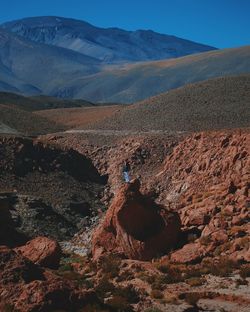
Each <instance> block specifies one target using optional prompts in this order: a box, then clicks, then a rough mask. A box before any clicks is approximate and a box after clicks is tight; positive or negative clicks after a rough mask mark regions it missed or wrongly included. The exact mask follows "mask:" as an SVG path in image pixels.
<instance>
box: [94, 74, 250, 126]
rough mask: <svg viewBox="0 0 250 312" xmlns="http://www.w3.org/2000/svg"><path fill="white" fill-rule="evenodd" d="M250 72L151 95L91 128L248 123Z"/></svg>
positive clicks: (249, 116) (249, 115)
mask: <svg viewBox="0 0 250 312" xmlns="http://www.w3.org/2000/svg"><path fill="white" fill-rule="evenodd" d="M249 99H250V75H240V76H234V77H225V78H216V79H211V80H207V81H204V82H200V83H195V84H190V85H187V86H185V87H181V88H179V89H176V90H172V91H169V92H167V93H163V94H160V95H158V96H155V97H151V98H149V99H147V100H145V101H142V102H140V103H136V104H134V105H131V106H129V107H127V108H126V109H124V110H122V111H120V112H118V113H116V114H115V115H113V116H112V117H110V118H107V119H106V120H104V121H103V122H100V123H97V124H95V125H92V127H91V128H93V129H110V130H124V129H126V130H127V129H129V130H144V131H150V130H167V131H168V130H169V131H198V130H208V129H221V128H238V127H249V126H250V106H249Z"/></svg>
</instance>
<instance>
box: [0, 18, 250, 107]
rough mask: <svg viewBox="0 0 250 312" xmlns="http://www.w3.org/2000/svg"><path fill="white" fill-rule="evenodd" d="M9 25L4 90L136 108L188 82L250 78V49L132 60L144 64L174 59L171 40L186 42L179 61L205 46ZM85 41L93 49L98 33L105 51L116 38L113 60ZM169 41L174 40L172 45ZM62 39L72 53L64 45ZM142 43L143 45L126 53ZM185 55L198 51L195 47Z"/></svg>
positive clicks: (81, 26)
mask: <svg viewBox="0 0 250 312" xmlns="http://www.w3.org/2000/svg"><path fill="white" fill-rule="evenodd" d="M60 25H61V26H60ZM4 27H5V28H1V27H0V91H7V92H14V93H20V94H24V95H46V96H53V97H59V98H64V99H84V100H87V101H90V102H94V103H96V102H99V103H103V102H106V103H107V102H108V103H133V102H136V101H139V100H143V99H145V98H148V97H150V96H153V95H156V94H159V93H162V92H166V91H168V90H171V89H174V88H178V87H181V86H183V85H185V84H187V83H192V82H197V81H202V80H206V79H209V78H213V77H221V76H228V75H235V74H243V73H250V46H246V47H241V48H235V49H225V50H213V51H208V52H203V53H198V54H192V55H188V56H183V57H178V58H172V59H164V60H159V61H146V62H132V61H135V60H138V58H139V55H140V60H142V59H150V58H161V57H170V54H164V53H165V52H166V51H167V49H165V48H164V47H163V46H165V44H167V42H168V44H170V43H169V42H170V41H171V40H172V42H174V43H176V42H177V41H178V40H180V42H181V43H180V42H179V43H180V44H178V45H177V46H178V47H179V48H180V49H177V48H176V49H175V52H176V51H177V50H178V51H179V52H178V53H177V52H176V53H177V54H173V53H172V54H171V57H173V56H180V55H181V52H180V51H182V52H183V51H184V50H185V49H186V48H187V47H191V46H192V47H194V46H197V44H194V45H193V43H190V42H188V41H185V40H184V41H183V40H182V39H178V38H175V37H174V39H173V37H169V36H165V35H159V34H154V35H153V37H152V38H154V39H152V40H151V41H150V40H148V37H147V36H146V37H145V36H144V35H145V32H144V31H139V33H141V34H144V35H143V36H142V37H143V38H144V37H145V38H147V40H146V39H145V38H144V39H145V40H144V41H143V44H142V41H141V40H134V41H133V40H132V39H131V38H134V36H135V33H138V32H126V31H123V30H117V29H100V28H96V27H94V26H92V25H90V24H87V23H84V22H81V21H76V20H71V19H63V18H56V17H46V18H45V17H39V18H29V19H24V20H21V21H16V22H10V23H6V24H4ZM8 29H9V30H12V31H16V32H17V33H18V34H19V35H18V34H16V33H14V32H11V31H9V30H8ZM76 29H78V30H76ZM94 30H95V31H94ZM70 31H71V32H70ZM84 33H85V35H83V34H84ZM146 33H147V32H146ZM63 34H64V35H63ZM100 34H102V35H100ZM118 34H120V35H119V36H118ZM121 34H123V35H121ZM21 35H22V36H21ZM84 36H85V37H86V36H88V38H89V42H90V43H91V46H92V43H93V40H94V39H93V38H94V36H95V40H96V46H98V48H97V50H98V49H99V47H100V44H101V43H100V42H103V47H104V46H105V47H106V46H108V44H107V42H109V41H108V39H107V38H108V37H109V36H110V40H111V39H112V42H113V44H114V45H111V43H110V46H109V48H110V51H111V50H112V51H113V52H112V53H113V54H112V56H110V57H108V58H105V57H104V58H102V57H101V55H105V53H104V52H101V53H100V55H99V56H98V55H97V54H95V51H97V50H95V49H94V50H93V49H92V48H91V49H89V50H88V49H85V48H86V45H82V44H80V43H82V42H83V37H84ZM85 37H84V38H85ZM65 38H70V39H69V41H70V42H73V41H74V42H75V44H74V45H66V42H68V41H64V39H65ZM100 38H102V40H103V41H100V40H101V39H100ZM103 38H106V39H105V40H104V39H103ZM119 38H120V39H119ZM155 38H158V39H157V40H158V41H157V40H156V39H155ZM167 38H172V39H171V40H170V39H169V40H170V41H169V40H168V39H167ZM31 39H32V40H31ZM59 39H60V40H59ZM73 39H74V40H73ZM177 39H178V40H177ZM72 40H73V41H72ZM84 40H87V39H86V38H85V39H84ZM131 40H132V41H131ZM176 40H177V41H176ZM41 42H43V43H41ZM62 42H64V43H65V46H67V48H64V47H59V46H56V43H58V45H62ZM136 42H137V47H136V48H133V49H132V48H131V49H130V50H126V49H127V48H126V47H128V46H129V47H132V46H133V45H134V44H135V43H136ZM150 42H151V43H150ZM77 43H79V45H77ZM104 43H105V44H104ZM125 43H126V44H125ZM149 43H150V44H149ZM124 44H125V47H124ZM186 44H187V45H186ZM177 46H176V47H177ZM184 46H185V47H186V48H185V49H184V50H183V47H184ZM198 46H200V45H198ZM111 47H112V49H111ZM146 47H147V49H146ZM72 48H75V51H73V50H72ZM203 48H204V47H203ZM150 49H151V50H150ZM77 50H78V51H80V52H77ZM83 50H84V51H83ZM98 51H103V50H98ZM105 51H106V50H105ZM128 51H130V52H131V53H128ZM138 51H141V52H140V53H139V52H138ZM142 51H144V52H143V53H142ZM168 51H169V50H168ZM185 51H186V52H187V51H188V53H194V52H195V51H196V52H197V50H195V49H193V50H192V49H191V48H190V49H186V50H185ZM83 52H85V53H86V54H88V55H85V54H83ZM137 52H138V53H139V54H138V53H137ZM149 52H150V53H149ZM103 53H104V54H103ZM123 53H125V54H123ZM161 53H162V54H161ZM163 54H164V55H165V56H164V55H163ZM89 55H92V56H94V57H90V56H89ZM128 58H130V61H131V62H132V63H118V64H114V63H112V62H116V61H117V62H118V61H119V62H121V61H123V62H125V60H126V61H127V60H128ZM108 62H111V63H112V64H107V63H108Z"/></svg>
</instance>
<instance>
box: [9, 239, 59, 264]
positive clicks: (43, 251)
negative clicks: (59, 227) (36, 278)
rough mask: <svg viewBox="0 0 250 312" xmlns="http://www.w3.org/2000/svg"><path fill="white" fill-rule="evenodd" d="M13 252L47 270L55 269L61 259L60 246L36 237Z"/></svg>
mask: <svg viewBox="0 0 250 312" xmlns="http://www.w3.org/2000/svg"><path fill="white" fill-rule="evenodd" d="M15 250H16V251H17V252H18V253H21V254H22V255H23V256H24V257H26V258H28V259H29V260H30V261H32V262H34V263H36V264H39V265H41V266H43V267H48V268H57V267H58V265H59V262H60V258H61V248H60V245H59V244H58V243H57V242H56V241H55V240H52V239H49V238H47V237H37V238H35V239H33V240H31V241H29V242H28V243H27V244H26V245H24V246H21V247H19V248H16V249H15Z"/></svg>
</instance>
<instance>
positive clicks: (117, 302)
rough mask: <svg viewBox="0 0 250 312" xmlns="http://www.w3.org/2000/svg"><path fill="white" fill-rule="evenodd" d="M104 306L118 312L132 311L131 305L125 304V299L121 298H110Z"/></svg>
mask: <svg viewBox="0 0 250 312" xmlns="http://www.w3.org/2000/svg"><path fill="white" fill-rule="evenodd" d="M106 304H107V305H108V306H109V307H111V308H112V309H115V311H119V312H128V311H132V309H131V305H130V304H129V303H128V302H127V300H126V298H125V297H123V296H112V297H111V298H109V299H108V300H106Z"/></svg>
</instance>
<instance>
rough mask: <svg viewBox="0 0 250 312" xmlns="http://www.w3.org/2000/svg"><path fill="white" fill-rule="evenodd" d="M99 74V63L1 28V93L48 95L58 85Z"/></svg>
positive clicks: (87, 57)
mask: <svg viewBox="0 0 250 312" xmlns="http://www.w3.org/2000/svg"><path fill="white" fill-rule="evenodd" d="M99 71H100V62H99V61H98V60H96V59H94V58H91V57H89V56H85V55H83V54H80V53H77V52H74V51H72V50H68V49H64V48H58V47H54V46H48V45H45V44H40V43H37V42H32V41H30V40H27V39H24V38H22V37H20V36H17V35H15V34H13V33H11V32H9V31H6V30H4V29H3V28H0V91H10V92H20V93H23V94H29V95H37V94H51V90H52V89H54V88H56V86H57V85H58V84H61V83H64V82H66V81H69V80H70V81H72V80H73V79H77V78H80V77H85V76H87V75H90V74H94V73H96V72H99ZM68 96H69V97H70V95H69V94H68Z"/></svg>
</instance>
